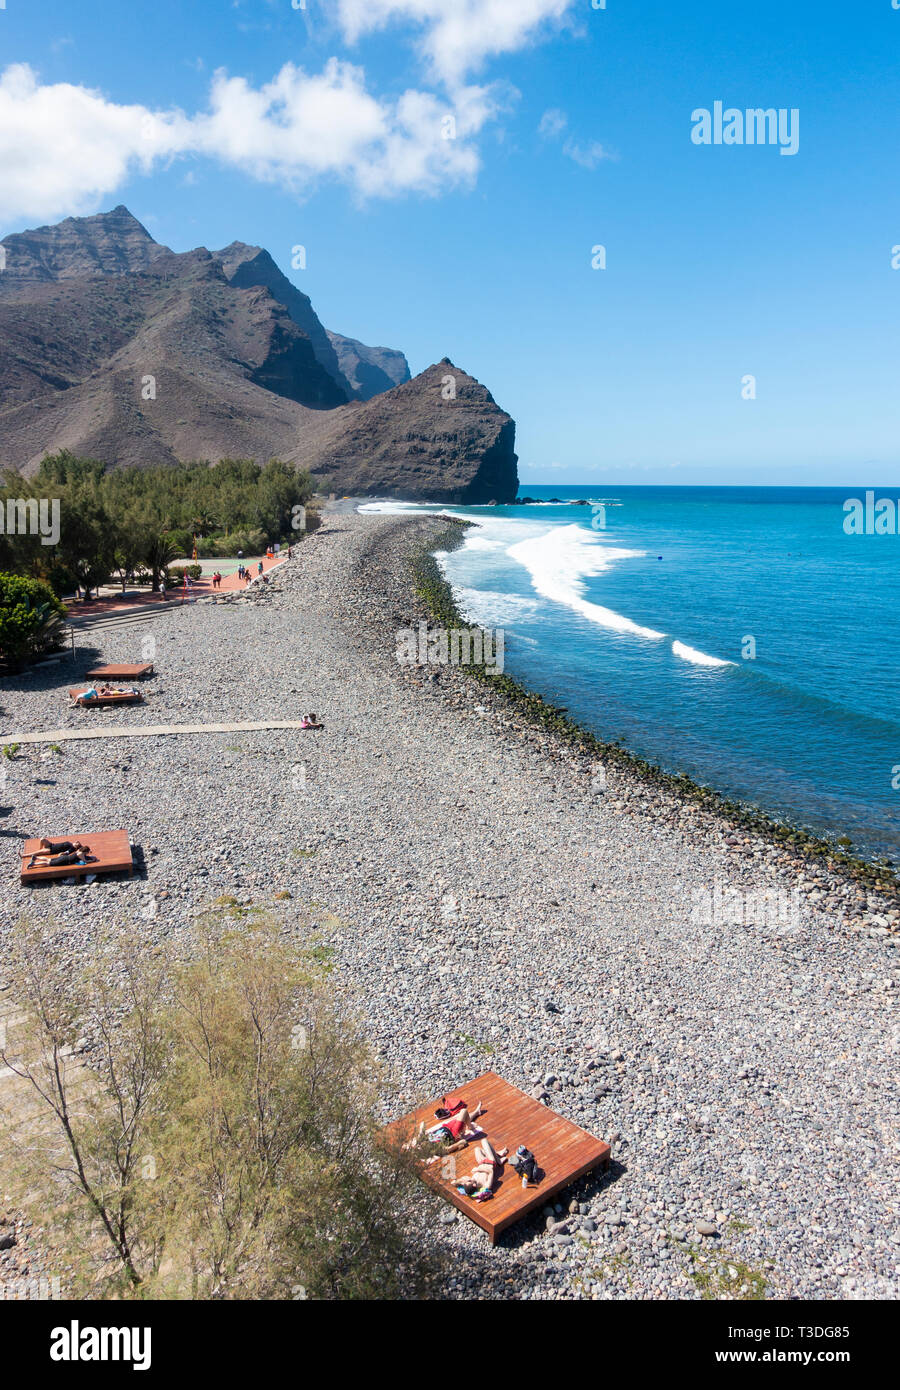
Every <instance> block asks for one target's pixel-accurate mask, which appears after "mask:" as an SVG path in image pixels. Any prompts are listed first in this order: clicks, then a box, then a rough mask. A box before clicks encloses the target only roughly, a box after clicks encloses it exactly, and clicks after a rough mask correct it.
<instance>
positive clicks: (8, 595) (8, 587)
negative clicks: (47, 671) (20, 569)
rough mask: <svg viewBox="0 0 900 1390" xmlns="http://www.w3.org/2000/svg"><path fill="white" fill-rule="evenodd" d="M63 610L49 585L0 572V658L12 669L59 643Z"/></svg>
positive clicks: (61, 635)
mask: <svg viewBox="0 0 900 1390" xmlns="http://www.w3.org/2000/svg"><path fill="white" fill-rule="evenodd" d="M65 617H66V609H65V608H64V606H63V605H62V604H61V603H60V601H59V599H58V598H57V597H56V595H55V594H54V592H53V590H52V589H51V588H50V585H49V584H47V583H45V582H44V581H43V580H42V579H31V578H29V577H28V576H26V575H19V574H2V573H0V657H2V658H3V660H4V661H6V662H8V663H9V665H11V666H13V667H19V666H21V665H23V664H24V663H25V662H27V661H31V660H33V659H34V658H35V657H37V656H41V655H42V654H43V653H44V652H48V651H55V650H57V649H58V648H59V646H60V645H61V644H62V639H63V635H64V631H65Z"/></svg>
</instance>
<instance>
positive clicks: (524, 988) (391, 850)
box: [0, 513, 900, 1299]
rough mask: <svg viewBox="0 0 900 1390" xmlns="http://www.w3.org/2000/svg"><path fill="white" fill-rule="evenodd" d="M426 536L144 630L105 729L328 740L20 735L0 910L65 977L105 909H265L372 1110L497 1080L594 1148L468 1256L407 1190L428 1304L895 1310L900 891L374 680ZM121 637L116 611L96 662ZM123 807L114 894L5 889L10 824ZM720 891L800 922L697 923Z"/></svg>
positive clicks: (47, 719)
mask: <svg viewBox="0 0 900 1390" xmlns="http://www.w3.org/2000/svg"><path fill="white" fill-rule="evenodd" d="M445 527H446V521H441V520H440V519H436V518H434V517H423V516H415V517H410V516H406V517H385V516H373V515H366V516H357V515H354V514H351V513H338V514H331V515H328V516H326V518H325V521H324V524H323V526H322V527H321V529H320V530H319V531H317V532H316V533H315V534H314V535H313V536H311V537H309V538H308V539H307V540H306V541H304V543H303V544H302V545H301V546H300V547H299V548H298V551H297V554H296V555H295V557H294V559H293V560H292V561H291V562H289V563H288V564H287V565H285V566H283V567H281V568H280V569H279V570H278V571H277V572H276V573H275V574H274V575H273V577H272V579H271V581H270V583H269V584H268V585H267V586H264V587H263V586H254V587H253V588H252V589H251V590H249V591H247V592H246V593H242V594H239V595H235V596H233V597H227V598H225V597H223V598H220V599H218V600H209V601H204V602H202V603H199V604H197V605H195V606H194V607H191V608H183V609H178V610H175V611H173V612H171V613H168V614H166V615H165V616H163V617H160V618H159V619H157V620H155V621H154V623H153V625H152V635H153V637H154V638H155V641H156V644H157V646H156V657H155V660H156V665H157V670H158V672H159V675H158V676H157V678H156V679H155V680H154V681H153V682H151V683H150V685H149V686H148V691H149V695H150V698H149V700H148V704H147V705H146V706H144V707H139V708H133V709H128V710H121V709H120V710H116V711H115V713H114V714H112V715H101V714H99V713H98V714H97V715H96V718H97V719H98V720H102V719H107V720H108V721H109V722H110V723H114V724H115V725H116V726H118V725H121V724H126V723H132V722H134V723H138V724H154V723H156V724H173V723H191V724H197V723H203V722H210V723H212V722H222V721H225V720H243V719H262V718H265V717H266V716H269V717H273V718H293V717H296V715H297V714H299V713H304V712H305V711H306V710H308V709H314V710H316V711H317V712H318V714H319V716H320V718H322V719H323V721H324V723H325V726H326V727H325V729H324V731H323V732H321V733H303V734H299V735H298V734H296V733H295V732H293V731H284V730H279V731H271V732H268V733H262V732H254V733H241V734H239V735H235V734H231V735H229V734H221V735H217V734H209V735H202V736H196V737H190V736H166V737H161V738H160V739H159V740H155V739H144V740H140V741H139V742H138V741H137V740H135V741H134V742H133V743H132V742H129V741H119V740H115V741H110V743H108V744H106V743H103V742H93V743H88V744H68V745H65V746H64V751H63V752H62V753H61V754H58V753H52V752H49V751H48V750H44V751H43V754H42V752H41V750H40V749H38V748H33V747H32V748H29V749H28V750H27V753H22V754H20V755H19V757H18V758H16V759H15V760H14V761H13V762H12V763H10V764H8V767H7V770H8V777H7V781H6V784H5V791H4V796H3V801H4V804H10V803H11V804H12V812H11V814H10V816H8V817H7V818H6V820H4V821H3V823H2V829H3V843H4V844H5V850H4V857H5V860H6V870H5V872H4V874H3V876H2V887H0V913H2V921H3V922H4V923H9V922H10V921H11V920H14V919H15V917H17V916H18V915H21V914H22V913H24V912H28V913H31V914H34V915H37V914H42V915H44V914H46V915H47V916H51V917H53V918H54V919H55V920H56V921H58V922H59V923H61V924H62V926H63V930H62V943H63V944H62V949H65V950H68V951H70V952H71V954H72V957H73V960H74V959H76V958H78V957H80V956H81V955H83V954H84V953H85V952H86V951H89V950H90V944H91V940H92V937H93V934H94V933H95V932H96V931H97V930H98V929H99V926H100V924H101V922H107V923H108V922H110V921H114V920H124V919H126V918H130V919H135V918H137V919H139V920H141V921H143V922H145V923H146V930H147V933H148V938H151V939H152V938H160V939H161V938H163V937H167V936H173V937H175V938H177V934H178V933H179V931H181V930H182V929H183V927H184V926H185V925H186V923H187V922H188V921H189V920H190V918H191V916H192V915H193V914H195V913H197V912H199V911H201V910H202V909H203V908H204V907H205V906H206V905H207V904H208V903H209V902H210V901H211V900H213V899H215V898H216V897H217V896H219V895H222V894H230V895H233V896H234V897H236V898H237V899H238V900H239V901H241V902H255V903H261V904H266V905H269V906H270V907H271V908H272V910H273V911H274V912H276V913H277V914H278V915H279V916H281V917H282V918H283V920H284V922H285V926H286V928H296V929H298V930H303V931H307V930H309V929H310V927H311V926H312V927H314V928H315V930H316V931H317V934H318V938H319V940H320V941H321V942H322V944H323V948H324V949H326V950H327V951H328V952H329V953H330V954H331V959H332V961H333V965H334V971H333V975H332V978H333V979H334V981H335V983H336V984H337V986H338V987H339V988H340V989H341V990H342V991H343V992H344V995H345V997H346V1000H347V1003H348V1006H349V1007H353V1008H354V1009H356V1010H358V1011H359V1012H360V1013H361V1014H362V1016H363V1017H364V1018H365V1020H366V1023H367V1028H368V1033H369V1037H370V1041H371V1044H372V1047H373V1050H374V1051H375V1052H376V1053H377V1054H378V1055H379V1056H380V1058H381V1059H382V1060H383V1062H384V1064H385V1066H386V1072H387V1075H388V1076H389V1077H390V1081H389V1083H387V1089H386V1093H385V1096H384V1118H385V1119H388V1118H391V1117H393V1116H395V1115H397V1114H400V1113H403V1111H404V1110H406V1109H409V1108H411V1107H412V1105H413V1104H414V1103H416V1102H418V1101H419V1100H421V1098H422V1097H424V1096H427V1095H429V1094H434V1093H438V1092H441V1091H443V1090H446V1089H447V1088H455V1087H457V1086H458V1085H459V1084H460V1083H461V1082H462V1081H463V1080H464V1079H466V1078H468V1077H473V1076H477V1075H478V1074H479V1073H481V1072H483V1071H485V1070H489V1069H490V1070H495V1071H497V1072H499V1073H500V1074H501V1075H503V1076H504V1077H506V1078H507V1079H508V1080H510V1081H511V1082H513V1083H515V1084H516V1085H519V1086H522V1087H523V1088H524V1089H526V1090H529V1091H532V1092H534V1093H535V1094H539V1095H541V1096H545V1097H547V1099H548V1100H549V1102H550V1103H551V1104H552V1105H553V1107H554V1108H555V1109H558V1110H559V1111H560V1112H561V1113H563V1114H565V1115H567V1116H569V1117H570V1118H571V1119H573V1120H575V1121H576V1122H577V1123H579V1124H581V1125H583V1126H584V1127H585V1128H587V1129H589V1130H591V1131H592V1132H594V1133H597V1134H598V1135H600V1136H601V1137H603V1138H606V1139H608V1140H610V1142H611V1143H612V1145H613V1158H614V1163H613V1168H612V1171H611V1174H610V1177H609V1178H608V1179H599V1178H597V1179H593V1180H588V1181H584V1182H582V1183H580V1184H579V1185H578V1187H577V1189H573V1190H572V1191H571V1192H570V1193H567V1194H565V1204H563V1203H562V1202H560V1203H559V1204H558V1208H559V1209H554V1210H552V1211H549V1210H548V1211H545V1212H544V1213H543V1214H541V1215H540V1216H539V1217H536V1218H534V1219H532V1220H529V1221H526V1222H524V1223H522V1224H521V1225H520V1226H518V1227H514V1228H513V1229H512V1230H511V1231H510V1232H508V1233H506V1234H505V1235H504V1237H503V1238H502V1239H501V1241H500V1243H499V1244H498V1246H497V1247H496V1248H494V1249H493V1250H491V1249H490V1248H489V1247H488V1246H487V1245H486V1241H485V1237H484V1236H483V1235H482V1233H480V1232H479V1231H478V1230H477V1229H476V1228H474V1227H473V1226H471V1225H470V1223H468V1222H466V1221H465V1220H463V1219H459V1218H457V1217H456V1216H455V1214H452V1213H450V1212H449V1211H448V1210H447V1209H446V1208H445V1207H444V1206H443V1204H440V1203H437V1202H436V1201H435V1200H434V1199H433V1198H431V1197H430V1196H429V1195H427V1194H426V1193H425V1192H424V1191H423V1198H422V1215H421V1228H420V1230H419V1231H418V1232H417V1233H416V1236H417V1238H418V1239H420V1240H421V1241H422V1242H424V1243H425V1244H427V1245H429V1246H430V1247H433V1248H435V1249H441V1250H443V1251H444V1252H446V1253H449V1254H451V1255H452V1256H453V1261H454V1268H453V1270H452V1272H451V1273H450V1274H449V1275H447V1276H444V1277H443V1278H442V1280H441V1282H440V1283H439V1285H437V1286H436V1287H435V1288H434V1289H433V1290H432V1293H433V1296H434V1297H438V1298H440V1297H444V1298H467V1299H470V1298H479V1299H482V1298H488V1299H494V1298H514V1299H522V1298H553V1299H571V1298H593V1299H610V1298H616V1299H618V1298H633V1299H646V1298H684V1299H696V1298H702V1297H722V1296H725V1297H738V1298H744V1297H756V1296H767V1297H775V1298H785V1297H788V1298H789V1297H799V1298H829V1299H840V1298H868V1297H874V1298H885V1299H886V1298H895V1297H897V1296H898V1293H900V1280H898V1270H897V1265H898V1254H900V1231H898V1227H897V1221H896V1210H895V1209H896V1147H895V1146H896V1129H895V1128H894V1126H895V1124H896V1121H895V1119H894V1117H895V1116H896V1113H897V1104H896V1102H897V1082H896V1072H897V1066H896V1061H897V1056H898V1055H900V1030H898V1027H897V1022H896V999H897V997H898V996H897V989H898V981H900V960H898V955H897V951H896V940H897V926H898V922H897V917H896V915H892V914H894V913H895V909H894V904H893V903H892V902H891V900H890V899H889V898H888V897H886V896H882V895H880V894H879V893H878V892H877V891H873V890H871V889H868V888H867V887H865V886H863V885H860V884H859V883H857V882H854V881H853V880H852V879H848V878H846V877H845V876H843V875H842V874H841V873H840V871H839V870H831V869H828V868H827V866H825V865H824V864H819V863H811V862H810V861H809V860H808V859H806V858H804V857H803V856H802V855H800V854H798V853H797V852H796V850H795V849H794V848H792V847H790V846H786V845H784V844H781V843H778V842H772V841H770V840H769V839H767V837H766V836H765V835H764V834H761V833H756V832H752V831H748V830H747V829H746V827H741V826H739V825H737V824H736V823H734V822H733V821H730V820H729V819H728V818H727V817H726V816H723V815H722V814H721V813H720V812H718V811H715V810H712V809H709V808H707V807H704V806H703V805H699V804H697V803H696V802H694V801H692V800H691V799H690V798H688V797H685V796H680V795H678V794H677V792H676V791H675V790H673V789H671V788H667V787H665V786H662V785H659V786H654V785H651V784H649V783H648V782H647V780H646V779H645V778H643V777H641V776H640V775H639V773H638V772H636V771H634V770H633V769H632V768H630V767H629V766H628V765H627V763H625V762H618V761H611V763H610V765H609V766H607V767H605V769H604V776H603V778H602V779H598V775H597V758H596V755H595V753H593V752H591V751H590V750H588V751H587V752H585V751H583V750H582V749H580V748H579V747H578V746H577V744H573V743H572V741H571V739H568V738H566V737H564V736H562V735H560V733H558V732H556V731H553V730H551V729H549V728H547V727H545V726H544V725H542V724H535V723H534V722H533V721H532V720H530V719H528V718H526V715H525V713H524V712H523V710H522V709H521V708H520V707H517V706H516V704H515V703H514V702H512V701H511V700H510V699H509V697H508V695H506V694H504V693H503V692H502V691H492V690H491V689H490V687H489V685H488V683H487V682H486V681H476V680H474V679H473V678H472V677H471V675H469V674H467V673H466V672H465V671H464V670H462V669H461V668H455V667H452V666H428V667H423V668H419V667H401V666H399V665H398V663H397V661H396V655H395V654H396V634H397V631H398V630H399V629H401V628H405V627H409V626H413V625H415V624H417V623H418V622H419V621H421V620H427V619H428V617H429V613H428V605H427V603H426V598H425V595H424V592H420V593H419V594H416V593H415V592H414V589H415V587H416V585H418V587H419V589H420V590H422V573H423V571H422V554H423V551H425V552H427V550H428V548H429V547H431V548H433V547H434V545H435V544H436V543H437V538H438V536H439V535H440V533H441V531H442V530H443V529H444V528H445ZM140 637H141V634H140V627H139V626H133V627H130V628H128V627H124V626H123V627H122V628H121V629H110V630H109V632H108V633H107V634H106V636H105V639H104V651H103V655H104V656H105V657H107V658H108V659H110V660H126V659H134V652H135V647H136V645H137V644H138V643H139V640H140ZM95 656H96V652H95V651H94V650H93V649H92V650H90V651H84V652H83V653H81V654H80V656H79V660H78V662H77V663H76V664H75V666H74V667H71V668H70V665H69V664H65V665H62V664H61V665H60V666H59V667H45V668H42V669H41V670H39V671H33V672H31V673H29V674H27V675H26V676H23V677H20V678H17V679H16V680H15V681H10V682H7V683H6V686H7V688H6V690H5V691H4V693H3V695H2V705H3V715H2V722H3V727H4V728H5V729H16V730H20V731H25V730H26V729H29V728H32V729H40V728H57V727H62V726H63V725H64V723H65V722H66V721H68V722H70V723H73V724H75V725H77V724H78V723H79V722H81V723H83V721H84V719H85V718H86V717H88V718H89V717H91V716H89V715H88V716H86V715H85V714H84V713H83V712H78V711H71V712H66V713H65V714H63V713H62V706H63V704H64V699H62V698H61V692H62V691H63V690H64V687H65V686H67V685H68V684H70V683H72V677H73V676H74V675H76V674H80V671H81V666H82V665H86V664H87V663H90V661H91V660H93V659H94V657H95ZM601 781H602V785H600V782H601ZM101 790H102V795H100V792H101ZM86 805H89V806H91V807H92V808H93V809H92V811H91V813H90V822H91V823H90V825H84V824H82V822H83V821H84V819H85V813H84V807H85V806H86ZM76 822H77V823H76ZM116 826H127V827H128V829H129V830H130V831H131V834H132V836H133V839H134V840H135V842H136V843H137V845H138V846H139V849H140V852H141V856H142V859H143V863H144V866H145V867H144V869H143V871H142V875H141V876H140V877H136V878H135V880H133V881H130V882H129V881H118V882H111V881H107V882H103V881H99V882H97V883H95V884H94V885H91V886H72V887H64V886H54V887H52V888H40V889H33V890H26V889H22V888H21V887H20V886H19V884H18V877H17V875H16V873H15V866H16V854H17V848H18V837H20V836H25V835H30V834H34V833H40V832H42V831H45V830H46V831H50V832H54V833H55V832H57V831H60V830H63V829H68V830H82V829H84V830H88V829H90V828H95V829H103V828H113V827H116ZM186 834H188V836H189V838H191V839H192V840H194V841H195V842H196V843H197V846H198V849H199V850H200V851H201V852H200V853H199V854H198V855H195V856H185V854H184V844H185V836H186ZM717 889H718V890H720V900H721V890H726V889H727V890H730V891H731V892H732V893H738V894H744V895H745V896H747V897H748V899H749V898H751V897H752V895H754V894H759V893H760V892H764V891H769V892H771V893H781V894H789V895H795V896H794V897H793V898H792V902H794V903H797V904H799V906H798V912H797V913H795V914H794V915H793V916H792V918H791V920H790V921H787V920H786V921H784V922H776V923H775V924H772V923H765V922H764V923H755V922H742V923H741V924H740V925H736V924H733V923H731V924H725V925H723V924H722V923H721V922H717V921H716V920H714V919H715V912H713V914H712V917H713V920H710V921H707V920H705V918H704V913H703V912H702V911H698V903H699V904H701V905H702V904H703V903H704V902H711V903H713V905H715V901H716V899H715V893H716V891H717ZM285 894H289V895H290V896H289V897H285V896H284V895H285ZM2 982H3V981H2V938H0V984H2ZM0 998H2V995H0ZM469 1099H471V1100H472V1101H474V1100H476V1099H477V1097H475V1096H472V1097H469ZM538 1157H540V1156H539V1155H538ZM0 1214H2V1213H0ZM2 1229H3V1228H2V1227H0V1230H2ZM16 1250H18V1251H19V1258H20V1259H21V1256H22V1255H23V1254H25V1253H26V1252H27V1250H28V1242H27V1240H25V1239H24V1238H23V1241H22V1242H21V1243H20V1244H19V1246H17V1247H15V1248H14V1249H13V1250H12V1251H7V1252H5V1253H0V1283H2V1282H3V1281H4V1279H7V1280H8V1279H9V1277H10V1272H9V1271H10V1268H11V1267H12V1266H11V1262H10V1264H9V1265H8V1264H7V1263H5V1262H6V1261H7V1260H9V1257H10V1256H12V1257H13V1258H16ZM49 1273H51V1274H52V1273H53V1271H52V1270H50V1271H49ZM63 1296H65V1290H64V1289H63Z"/></svg>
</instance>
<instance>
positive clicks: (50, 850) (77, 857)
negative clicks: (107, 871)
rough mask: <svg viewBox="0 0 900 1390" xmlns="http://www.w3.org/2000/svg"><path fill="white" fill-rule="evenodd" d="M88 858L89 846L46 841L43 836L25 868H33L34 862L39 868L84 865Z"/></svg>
mask: <svg viewBox="0 0 900 1390" xmlns="http://www.w3.org/2000/svg"><path fill="white" fill-rule="evenodd" d="M89 858H90V845H85V844H82V842H81V841H80V840H55V841H54V840H48V839H47V838H46V836H45V837H44V838H43V839H42V840H41V843H40V847H39V848H38V849H36V850H35V852H34V854H32V856H31V858H30V859H29V861H28V864H27V865H26V868H29V869H31V868H33V867H34V866H35V861H37V864H38V867H39V868H56V867H57V866H58V865H60V864H86V863H87V862H88V860H89Z"/></svg>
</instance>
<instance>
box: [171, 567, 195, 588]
mask: <svg viewBox="0 0 900 1390" xmlns="http://www.w3.org/2000/svg"><path fill="white" fill-rule="evenodd" d="M185 574H186V575H187V576H188V578H189V579H199V578H200V576H201V575H202V574H203V566H202V565H175V567H174V568H173V569H170V570H169V572H168V574H167V576H166V584H167V585H168V587H169V588H170V589H175V588H177V587H178V586H179V585H181V584H183V583H184V576H185Z"/></svg>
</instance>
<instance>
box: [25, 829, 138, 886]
mask: <svg viewBox="0 0 900 1390" xmlns="http://www.w3.org/2000/svg"><path fill="white" fill-rule="evenodd" d="M45 838H46V839H48V840H73V841H74V840H80V841H81V843H82V844H83V845H87V847H88V852H89V855H90V863H88V864H57V865H54V866H53V867H51V868H48V867H47V866H46V865H42V864H35V865H34V867H33V868H31V869H29V868H28V867H27V865H28V861H29V860H30V859H31V856H32V855H33V854H36V853H37V851H38V850H39V849H40V847H41V842H40V840H39V839H37V840H26V841H25V846H24V852H23V854H22V866H21V869H20V875H21V879H22V882H23V883H35V882H39V881H41V880H42V879H48V878H73V877H75V878H83V877H84V876H85V875H86V874H110V873H119V872H121V871H122V870H125V871H126V872H127V873H128V874H129V875H130V874H131V873H132V871H133V868H134V861H133V859H132V855H131V842H130V841H129V839H128V831H127V830H89V831H84V830H80V831H78V832H77V833H75V832H71V831H70V832H66V833H65V834H60V835H48V836H46V837H45Z"/></svg>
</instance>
